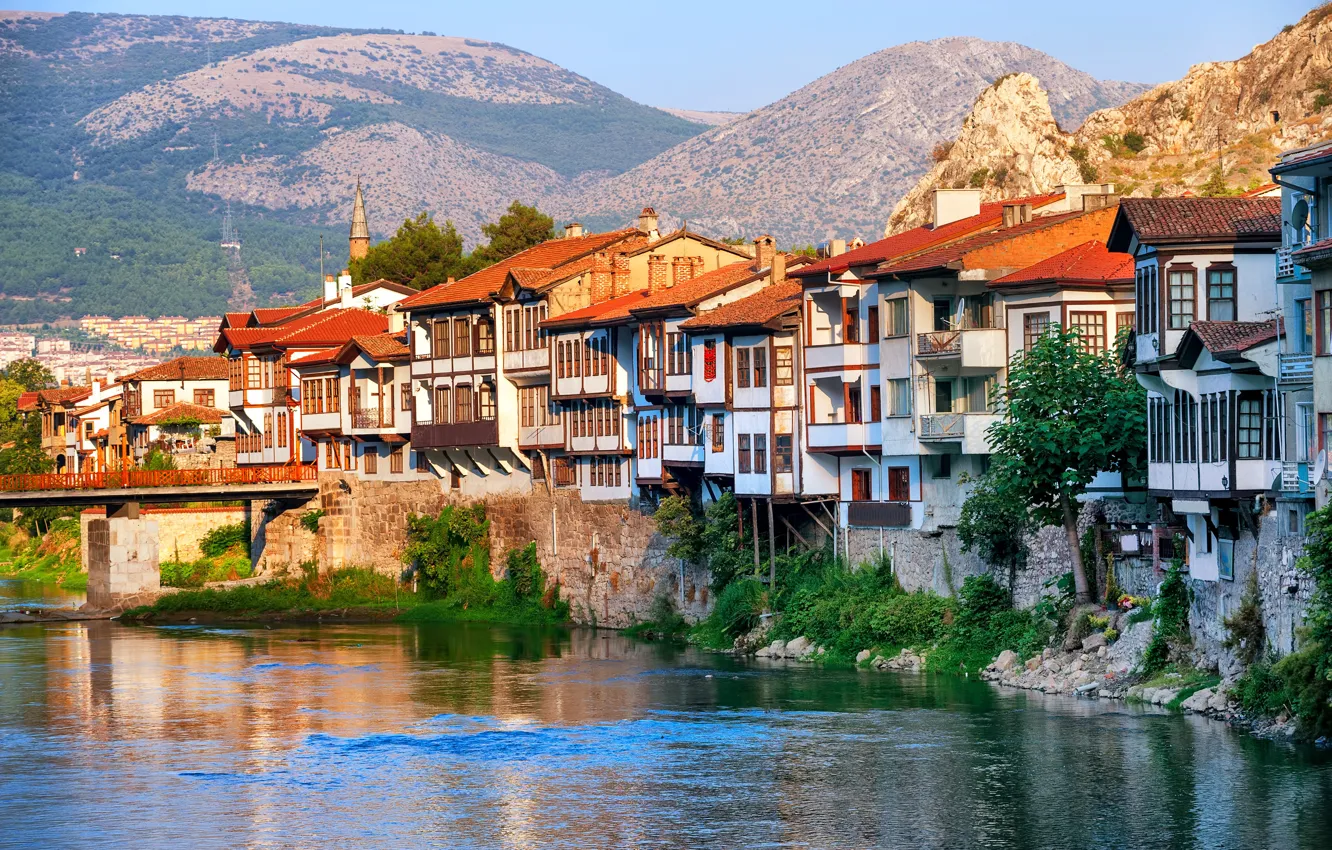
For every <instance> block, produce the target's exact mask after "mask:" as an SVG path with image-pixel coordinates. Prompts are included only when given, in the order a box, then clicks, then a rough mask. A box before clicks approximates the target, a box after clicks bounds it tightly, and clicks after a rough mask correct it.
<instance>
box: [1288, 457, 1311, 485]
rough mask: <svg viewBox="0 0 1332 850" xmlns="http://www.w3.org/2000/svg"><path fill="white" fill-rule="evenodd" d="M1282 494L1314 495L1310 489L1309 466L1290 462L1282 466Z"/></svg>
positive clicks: (1298, 462)
mask: <svg viewBox="0 0 1332 850" xmlns="http://www.w3.org/2000/svg"><path fill="white" fill-rule="evenodd" d="M1281 492H1283V493H1312V492H1313V490H1311V489H1310V488H1309V464H1307V463H1301V462H1300V461H1293V460H1288V461H1284V462H1283V463H1282V464H1281Z"/></svg>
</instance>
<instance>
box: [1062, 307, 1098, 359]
mask: <svg viewBox="0 0 1332 850" xmlns="http://www.w3.org/2000/svg"><path fill="white" fill-rule="evenodd" d="M1068 323H1069V324H1070V325H1071V326H1072V327H1073V330H1074V331H1077V334H1078V337H1079V338H1080V340H1079V341H1080V342H1081V343H1082V350H1083V351H1085V352H1087V353H1088V354H1101V353H1102V352H1104V351H1105V314H1104V313H1101V312H1081V311H1077V310H1074V311H1072V312H1070V313H1069V314H1068Z"/></svg>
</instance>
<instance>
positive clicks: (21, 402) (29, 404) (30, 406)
mask: <svg viewBox="0 0 1332 850" xmlns="http://www.w3.org/2000/svg"><path fill="white" fill-rule="evenodd" d="M40 394H41V393H40V392H39V391H38V390H32V391H31V392H26V393H19V397H18V402H17V403H16V405H15V406H16V407H17V408H18V410H19V411H20V412H25V413H26V412H28V411H31V410H36V409H37V405H38V404H39V403H40V402H41V399H39V398H38V396H39V395H40Z"/></svg>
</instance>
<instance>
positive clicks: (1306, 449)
mask: <svg viewBox="0 0 1332 850" xmlns="http://www.w3.org/2000/svg"><path fill="white" fill-rule="evenodd" d="M1317 453H1318V452H1317V451H1316V450H1315V449H1314V415H1313V402H1310V401H1301V402H1297V403H1296V404H1295V460H1296V461H1299V462H1301V463H1308V462H1309V461H1311V460H1313V459H1314V455H1316V454H1317Z"/></svg>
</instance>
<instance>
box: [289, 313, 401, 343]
mask: <svg viewBox="0 0 1332 850" xmlns="http://www.w3.org/2000/svg"><path fill="white" fill-rule="evenodd" d="M310 318H311V319H312V321H308V322H302V323H300V326H299V327H294V328H285V327H281V326H279V327H278V328H277V329H276V330H277V333H276V334H275V335H274V336H273V338H272V339H271V340H268V341H267V342H266V343H265V344H266V345H272V346H273V347H274V348H306V347H310V346H325V345H341V344H342V343H344V342H346V341H348V340H349V339H351V338H352V337H355V336H368V335H373V334H380V333H383V332H384V331H386V330H387V329H388V319H387V318H386V317H385V316H383V315H381V314H379V313H373V312H371V311H369V310H356V309H350V308H349V309H345V310H343V309H338V310H325V311H324V312H322V313H317V314H315V315H314V316H312V317H310Z"/></svg>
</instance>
